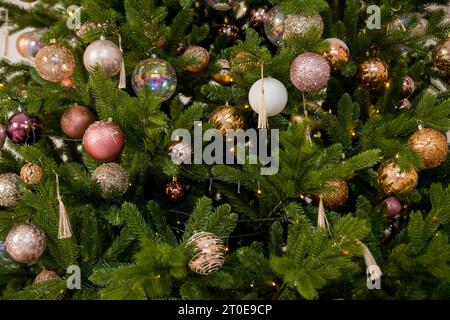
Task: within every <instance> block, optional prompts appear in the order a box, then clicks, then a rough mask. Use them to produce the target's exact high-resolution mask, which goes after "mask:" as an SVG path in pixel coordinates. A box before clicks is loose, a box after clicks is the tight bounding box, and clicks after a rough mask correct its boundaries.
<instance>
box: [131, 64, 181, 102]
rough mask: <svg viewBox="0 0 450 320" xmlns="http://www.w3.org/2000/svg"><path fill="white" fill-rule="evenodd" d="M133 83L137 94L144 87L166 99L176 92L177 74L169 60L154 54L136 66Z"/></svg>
mask: <svg viewBox="0 0 450 320" xmlns="http://www.w3.org/2000/svg"><path fill="white" fill-rule="evenodd" d="M131 84H132V85H133V90H134V92H135V93H136V95H139V93H140V92H141V90H143V88H148V89H149V90H150V91H151V92H152V93H153V94H154V95H156V96H158V97H160V98H161V100H162V101H166V100H168V99H169V98H170V97H171V96H172V95H173V94H174V93H175V90H176V88H177V74H176V72H175V69H174V68H173V67H172V66H171V65H170V64H169V63H168V62H167V61H164V60H162V59H158V58H156V57H155V56H153V57H152V58H150V59H147V60H144V61H142V62H140V63H139V64H138V65H137V66H136V68H135V69H134V71H133V75H132V76H131Z"/></svg>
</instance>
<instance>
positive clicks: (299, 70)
mask: <svg viewBox="0 0 450 320" xmlns="http://www.w3.org/2000/svg"><path fill="white" fill-rule="evenodd" d="M290 76H291V81H292V83H293V84H294V86H295V87H296V88H297V89H298V90H300V91H304V92H311V91H320V90H322V89H324V88H325V87H326V86H327V83H328V80H329V79H330V65H329V64H328V62H327V60H325V58H324V57H322V56H321V55H320V54H317V53H312V52H305V53H302V54H300V55H299V56H298V57H297V58H295V60H294V61H292V64H291V71H290Z"/></svg>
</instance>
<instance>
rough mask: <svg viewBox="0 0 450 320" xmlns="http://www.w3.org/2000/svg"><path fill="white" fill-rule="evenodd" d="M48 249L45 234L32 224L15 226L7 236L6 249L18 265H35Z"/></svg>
mask: <svg viewBox="0 0 450 320" xmlns="http://www.w3.org/2000/svg"><path fill="white" fill-rule="evenodd" d="M46 248H47V240H46V237H45V233H44V232H43V231H42V230H41V229H40V228H38V227H37V226H35V225H34V224H32V223H23V224H19V225H16V226H14V227H13V228H12V229H11V230H10V231H9V233H8V235H7V236H6V240H5V249H6V252H7V253H8V255H9V256H10V257H11V259H12V260H14V261H15V262H17V263H26V264H29V263H34V262H36V260H37V259H39V258H40V257H41V256H42V254H43V253H44V252H45V249H46Z"/></svg>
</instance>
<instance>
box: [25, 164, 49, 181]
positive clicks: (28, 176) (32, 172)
mask: <svg viewBox="0 0 450 320" xmlns="http://www.w3.org/2000/svg"><path fill="white" fill-rule="evenodd" d="M20 178H21V179H22V181H23V182H25V184H27V185H29V186H34V185H36V184H38V183H39V182H41V181H42V179H43V178H44V170H42V168H41V167H40V166H38V165H37V164H35V163H27V164H26V165H24V166H23V167H22V169H20Z"/></svg>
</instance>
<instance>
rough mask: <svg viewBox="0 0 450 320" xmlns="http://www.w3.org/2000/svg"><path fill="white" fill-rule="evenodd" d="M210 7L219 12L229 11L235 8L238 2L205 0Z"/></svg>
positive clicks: (231, 0) (233, 0)
mask: <svg viewBox="0 0 450 320" xmlns="http://www.w3.org/2000/svg"><path fill="white" fill-rule="evenodd" d="M205 1H206V3H207V4H208V6H210V7H211V8H213V9H215V10H218V11H228V10H231V8H233V5H234V4H235V2H236V0H205Z"/></svg>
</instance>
